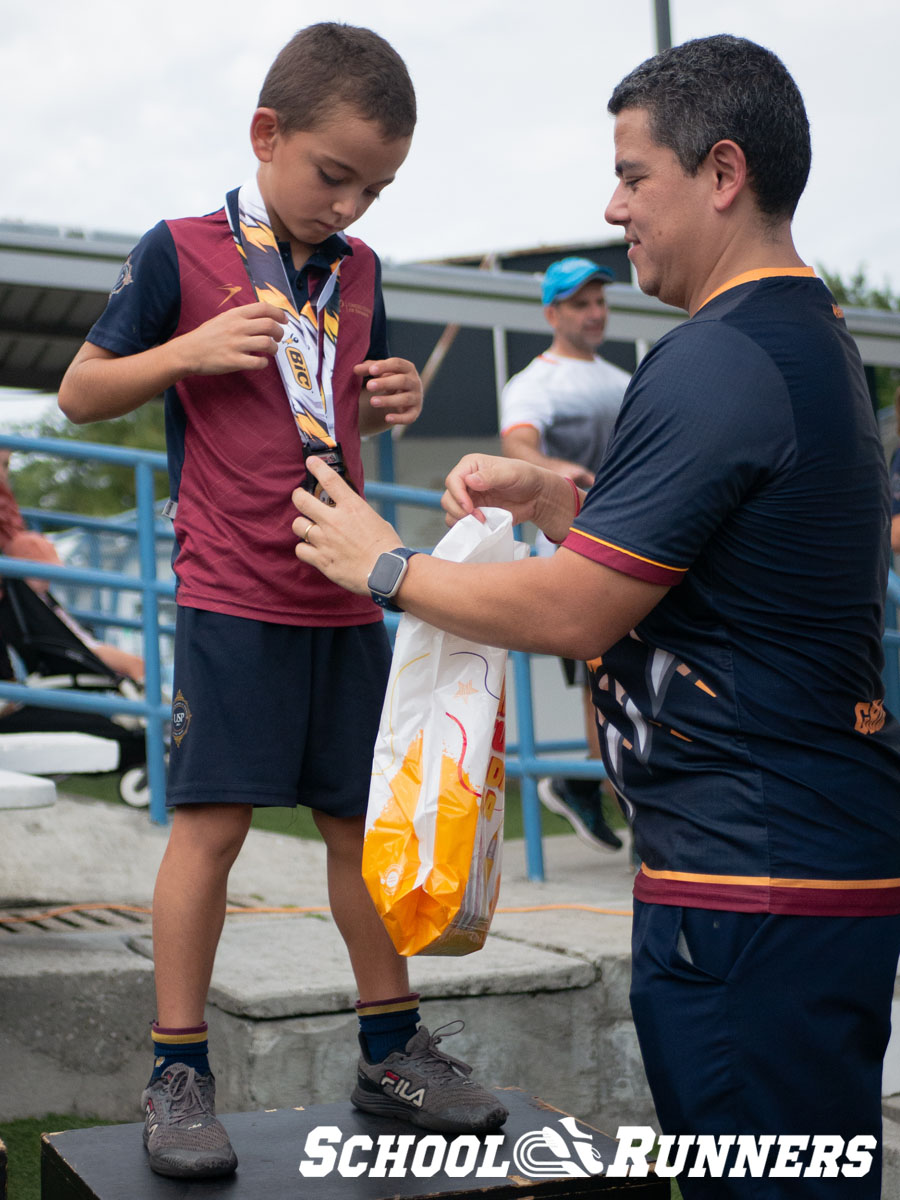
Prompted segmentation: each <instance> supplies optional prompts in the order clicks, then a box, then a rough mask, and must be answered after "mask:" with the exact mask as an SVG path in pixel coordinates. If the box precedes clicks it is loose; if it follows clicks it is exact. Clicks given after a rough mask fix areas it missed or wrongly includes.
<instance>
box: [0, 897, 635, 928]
mask: <svg viewBox="0 0 900 1200" xmlns="http://www.w3.org/2000/svg"><path fill="white" fill-rule="evenodd" d="M97 910H99V911H103V910H106V911H107V912H133V913H146V914H148V915H149V914H150V913H151V912H152V910H151V909H149V908H146V907H144V906H142V905H138V904H116V903H114V902H112V901H95V902H91V903H89V904H65V905H62V906H61V907H59V908H51V909H48V910H47V911H46V912H41V913H31V914H29V915H28V916H26V917H4V916H2V915H0V925H18V924H29V923H31V924H33V923H35V922H37V921H49V920H51V919H52V918H53V917H63V916H65V915H66V913H73V912H88V911H97ZM564 910H571V911H574V912H589V913H596V914H598V915H600V916H606V917H630V916H631V915H632V913H631V909H630V908H597V907H595V906H594V905H592V904H533V905H523V906H521V907H516V908H498V909H497V910H496V912H497V913H512V914H515V913H533V912H556V911H564ZM327 912H331V909H330V908H329V907H328V905H327V904H321V905H308V906H306V907H299V906H295V905H290V904H287V905H257V906H253V907H249V908H241V907H239V906H238V905H235V904H229V905H228V906H227V908H226V909H225V914H226V916H229V917H234V916H250V915H254V914H256V915H260V914H267V915H270V916H271V915H282V916H302V915H303V914H305V913H327Z"/></svg>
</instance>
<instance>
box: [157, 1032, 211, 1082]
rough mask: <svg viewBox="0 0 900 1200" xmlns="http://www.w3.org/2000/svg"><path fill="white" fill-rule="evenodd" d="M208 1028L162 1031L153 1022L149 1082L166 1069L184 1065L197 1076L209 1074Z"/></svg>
mask: <svg viewBox="0 0 900 1200" xmlns="http://www.w3.org/2000/svg"><path fill="white" fill-rule="evenodd" d="M207 1030H208V1026H207V1024H206V1022H205V1021H204V1022H203V1024H202V1025H194V1026H192V1027H191V1028H189V1029H164V1028H163V1027H162V1026H161V1025H157V1023H156V1022H155V1021H154V1022H153V1024H152V1025H151V1027H150V1031H151V1036H152V1038H153V1055H154V1057H153V1074H152V1075H151V1076H150V1082H151V1083H153V1081H154V1080H155V1079H159V1077H160V1075H162V1073H163V1071H165V1069H166V1067H170V1066H172V1064H173V1063H185V1064H186V1065H187V1066H189V1067H193V1068H194V1070H195V1071H196V1072H197V1074H198V1075H208V1074H209V1058H208V1057H207V1054H208V1053H209V1043H208V1041H207Z"/></svg>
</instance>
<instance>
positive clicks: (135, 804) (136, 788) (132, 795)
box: [119, 766, 150, 808]
mask: <svg viewBox="0 0 900 1200" xmlns="http://www.w3.org/2000/svg"><path fill="white" fill-rule="evenodd" d="M119 795H120V796H121V797H122V799H123V800H124V801H125V803H126V804H130V805H131V807H132V808H147V806H148V805H149V804H150V785H149V783H148V781H147V768H146V767H145V766H144V767H132V768H131V770H130V771H125V772H124V773H123V775H122V778H121V779H120V780H119Z"/></svg>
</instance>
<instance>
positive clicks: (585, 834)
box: [537, 779, 622, 850]
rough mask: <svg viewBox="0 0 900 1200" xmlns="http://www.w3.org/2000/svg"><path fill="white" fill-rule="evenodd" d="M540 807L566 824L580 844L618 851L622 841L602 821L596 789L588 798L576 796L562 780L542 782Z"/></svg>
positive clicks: (540, 782)
mask: <svg viewBox="0 0 900 1200" xmlns="http://www.w3.org/2000/svg"><path fill="white" fill-rule="evenodd" d="M537 792H538V797H539V798H540V801H541V804H543V805H544V807H545V808H548V809H549V810H550V812H553V813H557V814H558V815H559V816H561V817H565V819H566V820H567V821H568V822H569V824H570V825H571V826H572V828H573V829H574V830H575V832H576V833H577V834H578V836H579V837H580V838H581V840H582V841H583V842H587V844H588V845H589V846H595V847H596V848H597V849H599V850H621V849H622V839H621V838H620V837H619V835H618V834H617V833H616V832H615V831H614V830H613V829H610V827H609V826H608V825H607V823H606V822H605V821H604V819H603V807H602V803H601V792H600V789H599V787H598V788H597V789H596V791H595V792H594V794H593V795H592V796H590V797H586V796H578V795H576V793H575V792H574V791H573V790H572V788H571V787H570V786H569V783H568V781H567V780H565V779H541V780H539V781H538V785H537Z"/></svg>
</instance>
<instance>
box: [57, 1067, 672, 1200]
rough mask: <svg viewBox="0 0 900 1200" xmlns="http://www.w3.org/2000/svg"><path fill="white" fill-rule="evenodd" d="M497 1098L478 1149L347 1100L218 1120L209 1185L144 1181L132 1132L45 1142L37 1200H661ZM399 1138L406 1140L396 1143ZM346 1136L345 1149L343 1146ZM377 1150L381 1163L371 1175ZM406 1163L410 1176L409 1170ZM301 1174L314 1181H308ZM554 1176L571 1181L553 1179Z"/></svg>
mask: <svg viewBox="0 0 900 1200" xmlns="http://www.w3.org/2000/svg"><path fill="white" fill-rule="evenodd" d="M498 1094H499V1095H500V1097H501V1098H502V1100H503V1102H504V1104H506V1106H507V1107H508V1108H509V1119H508V1120H507V1122H506V1124H505V1125H504V1127H503V1129H502V1130H500V1131H498V1133H497V1134H492V1135H487V1136H486V1137H485V1138H478V1139H473V1138H471V1137H470V1138H465V1139H458V1138H457V1139H455V1138H454V1137H453V1136H452V1135H446V1136H444V1135H437V1134H429V1133H427V1132H426V1131H425V1130H415V1129H414V1128H413V1127H412V1126H410V1125H406V1124H404V1123H403V1122H400V1121H394V1120H390V1119H385V1118H379V1117H372V1116H368V1115H366V1114H364V1113H360V1112H357V1111H356V1109H354V1108H353V1107H352V1106H351V1105H350V1104H349V1103H348V1102H344V1103H341V1104H324V1105H315V1106H313V1107H311V1108H279V1109H274V1110H272V1111H269V1112H255V1113H236V1114H231V1115H227V1114H226V1115H224V1116H222V1118H221V1120H222V1124H223V1125H224V1126H225V1128H226V1129H227V1130H228V1136H229V1137H230V1138H231V1141H232V1144H233V1145H234V1148H235V1150H236V1152H237V1156H238V1160H239V1166H238V1170H237V1174H235V1175H233V1176H231V1177H230V1178H228V1179H219V1180H204V1181H188V1180H179V1179H166V1178H164V1177H162V1176H160V1175H155V1174H154V1173H153V1172H152V1171H151V1170H150V1168H149V1166H148V1165H147V1156H146V1154H145V1152H144V1148H143V1146H142V1144H141V1126H140V1125H107V1126H97V1127H94V1128H92V1129H79V1130H72V1131H71V1132H69V1133H49V1134H44V1137H43V1144H42V1146H41V1198H42V1200H226V1198H227V1200H304V1198H306V1197H313V1196H315V1197H316V1198H317V1200H399V1198H401V1197H403V1198H409V1200H413V1198H415V1197H420V1198H422V1200H424V1198H425V1197H428V1198H429V1200H432V1198H435V1200H436V1198H440V1200H449V1198H451V1197H452V1198H453V1200H465V1198H466V1197H471V1198H472V1200H474V1198H475V1197H478V1198H479V1200H513V1198H514V1197H515V1198H517V1200H532V1198H534V1200H544V1198H546V1200H550V1198H551V1197H553V1198H554V1200H562V1198H565V1197H575V1196H596V1195H602V1196H604V1197H606V1196H609V1200H615V1198H616V1197H618V1196H621V1197H622V1198H623V1200H669V1181H668V1180H667V1179H660V1180H657V1179H655V1178H654V1177H653V1176H652V1175H650V1176H645V1177H643V1178H640V1177H634V1178H631V1177H628V1178H609V1177H607V1175H606V1174H605V1172H604V1173H601V1174H597V1175H590V1174H588V1173H587V1171H586V1170H585V1168H584V1166H582V1165H581V1164H584V1163H586V1162H589V1161H592V1160H591V1156H592V1155H593V1160H594V1161H595V1160H596V1157H597V1155H599V1158H600V1160H601V1161H602V1162H603V1164H604V1167H609V1165H611V1164H612V1163H613V1161H614V1159H615V1157H616V1150H617V1143H616V1142H615V1141H614V1140H613V1139H612V1138H610V1137H607V1136H606V1135H605V1134H603V1133H600V1132H598V1131H597V1130H593V1129H591V1128H590V1127H589V1126H587V1125H585V1124H584V1123H583V1122H580V1121H579V1122H574V1121H572V1119H571V1118H569V1117H567V1114H566V1113H562V1112H560V1111H559V1110H558V1109H555V1108H551V1107H550V1106H549V1105H547V1104H544V1103H543V1101H541V1100H536V1099H534V1098H533V1097H530V1096H528V1095H526V1093H524V1092H521V1091H518V1090H516V1089H510V1090H506V1089H504V1090H503V1091H501V1092H499V1093H498ZM398 1137H404V1138H405V1139H406V1140H405V1141H403V1142H398V1141H397V1140H396V1139H397V1138H398ZM350 1138H354V1139H355V1140H354V1141H353V1142H352V1143H348V1139H350ZM379 1139H380V1140H379ZM389 1139H393V1140H392V1141H390V1142H389ZM379 1148H381V1149H382V1150H383V1151H384V1154H385V1157H384V1159H383V1161H382V1166H381V1171H382V1174H381V1176H380V1177H376V1175H375V1173H374V1171H373V1168H377V1163H378V1155H379ZM417 1161H418V1162H419V1166H420V1168H421V1169H420V1170H419V1176H418V1177H417V1176H416V1175H414V1174H413V1171H412V1168H413V1167H414V1166H415V1164H416V1162H417ZM301 1162H302V1163H303V1164H304V1166H305V1168H306V1173H303V1172H301V1169H300V1167H301ZM523 1163H524V1169H523ZM342 1166H343V1174H342V1173H341V1168H342ZM310 1167H312V1168H313V1169H314V1170H317V1171H318V1174H315V1175H313V1174H310V1173H309V1169H310ZM423 1170H424V1171H426V1172H427V1174H425V1175H423ZM564 1170H566V1171H568V1172H570V1174H566V1175H564V1174H562V1173H561V1172H562V1171H564ZM525 1171H527V1172H528V1174H525ZM554 1171H555V1174H553V1172H554ZM357 1172H358V1173H357Z"/></svg>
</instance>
